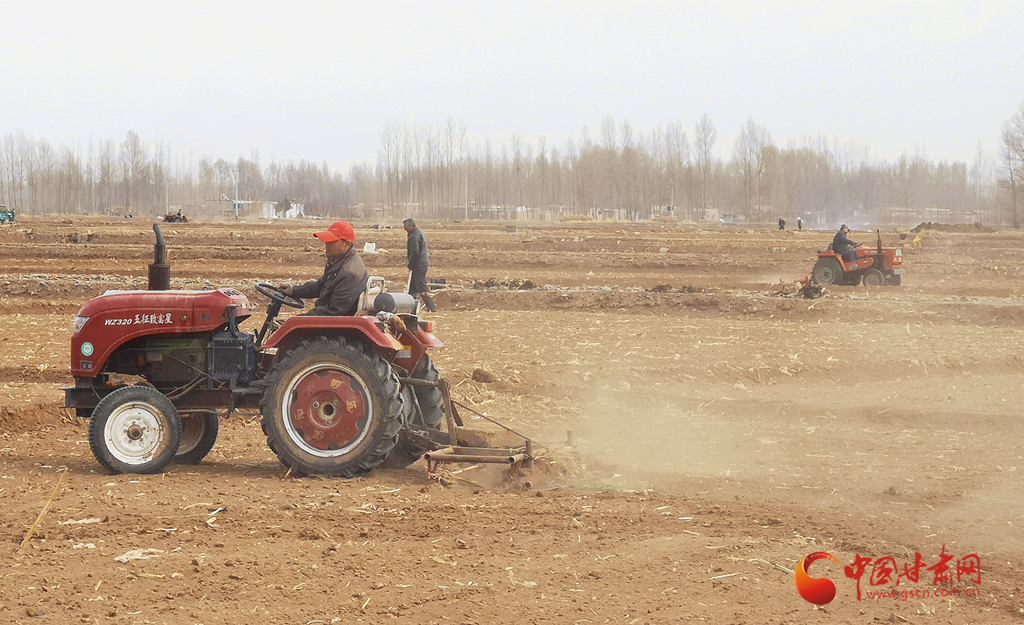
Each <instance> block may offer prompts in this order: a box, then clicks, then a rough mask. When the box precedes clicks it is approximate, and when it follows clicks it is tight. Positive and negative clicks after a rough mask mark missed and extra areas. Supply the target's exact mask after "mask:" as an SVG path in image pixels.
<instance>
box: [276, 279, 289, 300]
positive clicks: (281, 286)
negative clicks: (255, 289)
mask: <svg viewBox="0 0 1024 625" xmlns="http://www.w3.org/2000/svg"><path fill="white" fill-rule="evenodd" d="M277 290H278V291H280V292H281V293H284V294H285V295H287V296H289V297H291V294H292V285H291V284H289V283H287V282H285V283H283V284H279V285H277Z"/></svg>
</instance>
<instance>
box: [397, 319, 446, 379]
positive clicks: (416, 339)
mask: <svg viewBox="0 0 1024 625" xmlns="http://www.w3.org/2000/svg"><path fill="white" fill-rule="evenodd" d="M417 323H418V324H419V327H418V328H417V330H416V331H415V332H412V331H409V330H406V331H405V332H403V333H402V334H401V336H399V337H398V340H399V341H400V342H401V343H402V346H403V347H402V350H401V351H399V352H398V354H397V355H396V356H395V364H396V365H398V366H399V367H402V368H404V369H406V370H407V371H409V372H410V373H411V372H412V371H413V370H415V369H416V365H417V364H418V363H419V361H420V358H422V357H423V354H426V353H427V352H428V351H430V350H432V349H444V343H442V342H441V340H440V339H438V338H437V337H436V336H434V333H433V332H431V331H430V330H427V329H426V327H424V326H425V325H426V324H425V323H423V322H420V321H417ZM427 327H430V328H433V325H432V324H431V325H429V326H427Z"/></svg>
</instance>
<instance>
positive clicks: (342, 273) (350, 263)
mask: <svg viewBox="0 0 1024 625" xmlns="http://www.w3.org/2000/svg"><path fill="white" fill-rule="evenodd" d="M313 236H314V237H316V238H318V239H320V240H321V241H323V242H324V253H325V254H326V255H327V265H326V266H325V267H324V275H322V276H320V278H319V279H318V280H310V281H309V282H305V283H303V284H296V285H294V286H293V285H291V284H288V283H285V284H281V285H279V286H278V287H277V290H278V291H280V292H282V293H284V294H285V295H291V296H294V297H301V298H311V297H315V298H316V306H315V307H314V308H313V309H312V310H309V311H306V312H304V313H302V314H304V315H354V314H356V312H358V311H357V310H356V308H358V306H359V296H360V295H361V294H362V293H363V291H364V290H366V281H367V280H368V279H369V277H370V274H369V273H368V272H367V271H366V265H364V264H363V259H362V258H360V257H359V254H358V253H357V252H356V250H355V246H354V245H353V244H354V243H355V240H356V232H355V230H354V229H353V228H352V224H350V223H348V222H347V221H336V222H334V223H333V224H331V227H330V228H328V229H327V230H324V231H323V232H316V233H314V234H313Z"/></svg>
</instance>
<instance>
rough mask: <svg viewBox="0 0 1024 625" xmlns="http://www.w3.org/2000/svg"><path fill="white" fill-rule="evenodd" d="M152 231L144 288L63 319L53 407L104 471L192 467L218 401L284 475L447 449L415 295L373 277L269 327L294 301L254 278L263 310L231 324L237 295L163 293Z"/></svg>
mask: <svg viewBox="0 0 1024 625" xmlns="http://www.w3.org/2000/svg"><path fill="white" fill-rule="evenodd" d="M153 229H154V231H155V232H156V245H155V247H154V256H155V262H154V263H153V264H152V265H150V268H149V290H136V291H107V292H106V293H104V294H103V295H100V296H99V297H96V298H95V299H93V300H91V301H89V302H87V303H86V304H85V305H84V306H82V308H81V310H79V311H78V315H77V316H76V317H75V321H74V328H73V336H72V338H71V372H72V374H73V375H74V377H75V385H74V387H71V388H66V389H64V391H65V405H66V406H67V407H69V408H75V409H76V410H77V413H78V415H79V416H81V417H88V418H89V419H90V424H89V444H90V446H91V448H92V452H93V455H95V457H96V459H97V460H98V461H99V462H100V464H102V465H103V466H104V467H106V468H107V469H109V470H111V471H114V472H119V473H121V472H123V473H156V472H159V471H160V470H161V469H163V467H164V466H165V465H166V464H167V463H168V462H170V461H172V460H173V461H176V462H180V463H198V462H199V461H200V460H201V459H202V458H203V457H204V456H206V454H207V453H208V452H209V451H210V449H211V448H212V447H213V444H214V441H215V440H216V438H217V433H218V424H219V421H218V411H219V410H220V409H222V408H226V409H228V410H229V411H233V410H234V409H236V408H248V409H258V410H259V411H260V412H261V414H262V426H263V432H264V433H265V434H266V437H267V444H268V445H269V446H270V449H271V450H273V451H274V453H275V454H277V456H278V458H280V460H281V462H282V463H283V464H284V465H286V466H288V467H290V469H291V470H292V472H293V473H294V474H297V475H323V476H342V477H354V476H358V475H361V474H363V473H366V472H367V471H369V470H371V469H373V468H374V467H376V466H378V465H380V464H381V463H382V462H385V460H387V463H388V465H389V466H406V465H408V464H410V463H412V462H415V461H416V459H418V458H419V457H420V456H421V455H422V454H423V453H424V452H428V451H434V450H437V449H440V448H442V447H445V446H446V445H449V444H450V445H453V446H454V445H455V433H454V432H455V426H454V425H453V419H452V417H454V419H455V420H457V419H458V415H457V413H455V414H452V413H453V412H454V408H452V404H451V401H450V397H449V396H448V392H447V389H448V386H447V381H445V380H441V379H440V376H439V374H438V371H437V368H436V367H435V366H434V364H433V363H432V362H431V360H430V356H429V354H428V352H429V351H430V350H432V349H439V348H442V347H444V345H443V344H442V343H441V341H440V340H438V339H437V337H435V336H434V334H433V322H431V321H425V320H422V319H419V318H418V316H417V308H418V305H417V301H416V300H415V298H413V297H412V296H410V295H408V294H405V293H387V292H386V291H385V289H384V287H385V284H384V279H383V278H380V277H372V278H370V280H369V283H368V284H367V288H366V291H365V293H364V294H363V295H362V296H361V298H360V306H359V308H360V312H359V314H358V315H356V316H352V317H310V316H293V317H290V318H288V319H287V320H285V321H284V322H283V323H282V322H280V321H279V320H278V319H277V318H276V317H277V316H278V313H279V312H280V311H281V307H282V306H292V307H295V308H302V307H303V302H302V300H299V299H296V298H294V297H289V296H286V295H283V294H282V293H280V292H278V291H277V290H276V289H275V288H274V287H273V286H271V285H269V284H266V283H263V282H257V283H256V285H255V288H256V291H258V292H259V293H260V294H262V295H264V296H265V297H267V298H268V299H269V300H270V303H269V306H268V308H267V316H266V319H265V321H264V322H263V325H262V327H261V328H260V329H259V331H258V332H256V331H252V332H246V331H242V330H240V329H239V327H238V325H239V323H240V322H242V321H243V320H245V319H247V318H248V317H249V316H250V315H252V314H253V312H254V309H255V306H254V305H252V304H250V302H249V300H248V299H247V298H246V297H245V295H243V294H242V293H241V292H239V291H238V290H236V289H233V288H221V289H217V290H208V291H185V290H173V291H172V290H169V287H170V267H169V266H168V265H167V264H166V262H165V258H166V257H165V248H164V240H163V235H162V233H161V232H160V227H159V225H156V224H154V226H153ZM446 414H447V415H448V416H449V418H448V420H447V421H448V428H449V433H448V434H447V435H445V433H443V432H442V431H441V428H442V422H443V421H444V420H445V418H446ZM453 449H457V448H454V447H453ZM444 451H445V450H442V452H444ZM449 451H450V450H449ZM441 455H442V456H444V454H443V453H442V454H441ZM517 458H518V457H517ZM440 461H442V462H443V461H449V460H440ZM452 461H456V460H452ZM508 461H509V462H510V463H511V462H515V461H516V460H515V459H513V460H508Z"/></svg>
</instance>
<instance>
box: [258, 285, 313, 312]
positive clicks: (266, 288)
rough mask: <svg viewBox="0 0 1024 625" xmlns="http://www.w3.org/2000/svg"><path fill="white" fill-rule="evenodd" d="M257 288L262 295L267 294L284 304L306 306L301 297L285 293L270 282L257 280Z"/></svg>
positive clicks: (294, 306)
mask: <svg viewBox="0 0 1024 625" xmlns="http://www.w3.org/2000/svg"><path fill="white" fill-rule="evenodd" d="M256 290H257V291H258V292H259V293H260V294H261V295H266V296H267V297H269V298H270V299H271V300H273V301H275V302H277V303H279V304H284V305H285V306H291V307H292V308H305V306H306V303H305V302H303V301H302V300H301V299H299V298H297V297H295V296H292V295H285V294H284V293H282V292H281V291H278V290H277V287H275V286H274V285H273V284H270V283H269V282H257V283H256Z"/></svg>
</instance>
